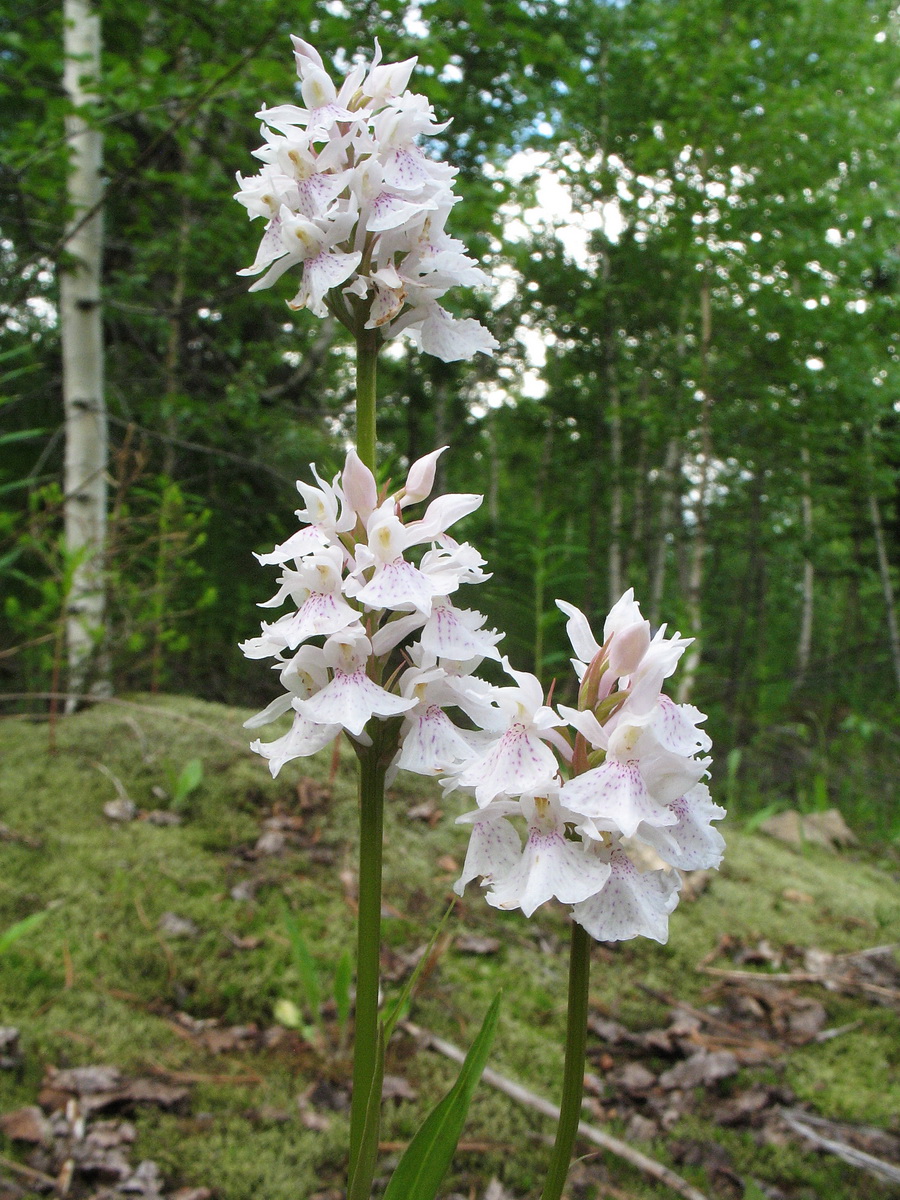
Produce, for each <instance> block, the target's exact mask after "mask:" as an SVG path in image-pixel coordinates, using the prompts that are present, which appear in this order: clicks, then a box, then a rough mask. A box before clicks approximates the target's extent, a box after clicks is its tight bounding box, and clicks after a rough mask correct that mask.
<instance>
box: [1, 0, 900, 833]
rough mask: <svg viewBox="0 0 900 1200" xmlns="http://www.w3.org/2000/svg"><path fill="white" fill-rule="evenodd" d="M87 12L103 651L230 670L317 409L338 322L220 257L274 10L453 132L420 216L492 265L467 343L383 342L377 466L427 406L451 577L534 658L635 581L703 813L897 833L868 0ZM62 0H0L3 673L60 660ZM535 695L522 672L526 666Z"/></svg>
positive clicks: (279, 35) (893, 127) (890, 291)
mask: <svg viewBox="0 0 900 1200" xmlns="http://www.w3.org/2000/svg"><path fill="white" fill-rule="evenodd" d="M97 11H98V12H99V13H100V16H101V21H102V31H103V33H102V36H103V59H102V73H101V77H100V80H99V90H100V99H99V102H98V103H97V105H96V106H92V107H91V109H90V111H87V110H86V114H85V115H87V117H88V119H89V121H90V122H91V124H92V125H93V126H94V127H95V128H97V129H98V130H100V131H101V132H102V139H103V155H104V164H105V167H104V170H105V180H106V182H105V189H104V201H103V220H104V243H103V277H102V311H103V321H104V337H105V346H106V351H105V370H106V385H105V394H106V404H107V414H108V426H109V435H110V455H109V478H110V489H109V510H108V520H109V524H108V535H107V548H106V558H105V570H106V580H107V589H106V590H107V609H106V617H105V625H104V637H105V644H106V646H107V648H108V650H109V654H110V657H111V669H112V679H113V681H114V686H115V689H116V690H117V691H119V692H121V691H125V690H128V691H134V690H150V691H169V692H185V693H190V694H192V695H195V696H198V697H202V698H205V699H210V700H223V701H226V702H231V703H240V704H242V705H248V706H249V705H252V704H258V705H260V706H262V705H263V704H265V703H266V702H267V701H268V699H269V698H270V691H271V680H270V679H269V678H268V677H267V675H266V673H265V672H262V671H260V670H259V667H258V664H255V663H247V662H245V661H244V659H243V658H242V657H241V655H240V652H239V651H238V649H237V643H238V642H239V641H240V640H242V639H244V638H246V637H248V636H252V635H253V634H255V633H256V631H257V625H258V620H259V612H258V610H257V609H256V607H255V606H256V603H257V601H259V600H260V599H263V598H265V597H266V596H267V595H268V594H269V592H270V590H271V583H272V579H271V577H269V578H266V577H264V576H263V574H262V573H261V572H260V570H259V568H258V565H257V564H256V561H255V559H254V558H253V557H252V554H251V551H253V550H256V551H263V550H266V549H269V548H271V546H272V545H273V544H274V543H276V542H278V541H281V540H283V539H284V538H285V537H286V536H287V534H288V533H289V532H290V531H291V529H292V528H293V527H294V523H293V517H292V512H293V510H294V508H296V506H297V502H298V501H297V495H296V492H295V490H294V480H295V479H297V478H308V477H309V476H308V464H309V463H310V462H315V463H317V464H318V467H319V469H320V470H321V471H322V472H323V474H325V475H329V474H330V473H333V471H334V470H335V469H336V468H337V466H338V464H339V463H340V462H341V460H342V458H343V454H344V451H345V447H346V444H347V439H348V437H349V435H350V432H351V430H352V420H353V411H352V410H353V405H352V395H353V393H352V347H351V346H350V344H349V342H348V339H347V337H346V336H345V335H344V334H343V333H342V331H341V330H340V329H339V328H337V327H335V326H333V325H332V323H331V322H329V321H326V322H324V323H320V322H315V321H313V320H312V319H311V318H308V317H307V316H306V315H305V314H302V313H301V314H296V315H295V314H292V313H291V312H290V311H289V310H288V309H287V308H286V306H285V300H286V299H287V298H288V297H289V296H290V294H292V291H293V289H294V288H295V287H296V280H290V279H285V280H284V281H282V284H283V285H281V286H277V287H275V288H272V289H271V290H269V291H265V292H262V293H260V294H258V295H254V296H248V295H247V294H246V281H245V280H243V279H240V278H237V277H236V275H235V272H236V271H237V270H238V269H239V268H240V267H243V266H247V265H248V264H249V263H250V262H251V261H252V259H253V255H254V251H255V246H256V243H257V241H258V236H259V234H260V232H261V228H260V227H259V226H255V225H254V226H251V225H250V224H249V223H248V222H247V221H246V218H245V214H244V212H243V211H242V210H241V209H240V208H239V206H238V205H237V204H236V203H235V202H234V201H233V199H232V195H233V192H234V190H235V183H234V173H235V171H238V170H240V171H241V172H243V173H244V174H245V175H247V174H252V173H253V171H254V170H255V163H256V160H255V159H253V157H252V154H251V152H252V150H253V149H254V148H255V147H256V146H257V145H258V144H259V141H260V137H259V126H258V122H257V121H256V120H255V119H254V116H253V114H254V113H255V112H256V111H258V109H259V108H260V107H261V105H262V103H263V102H266V103H267V104H270V105H272V104H276V103H281V102H284V101H288V100H290V99H291V98H292V95H293V89H294V88H295V86H296V77H295V74H294V67H293V61H292V57H291V54H290V44H289V40H288V35H289V34H290V33H298V34H300V35H301V36H303V37H306V38H308V39H309V40H310V41H312V42H314V43H315V45H316V46H317V47H318V48H319V49H320V50H321V51H322V53H323V56H324V57H325V58H326V59H332V61H334V62H335V64H336V65H337V67H338V68H340V66H341V65H342V64H346V63H349V62H350V61H351V60H352V59H353V57H354V55H356V54H357V53H363V54H366V55H367V56H368V55H370V54H371V49H372V45H373V39H374V37H376V36H377V37H378V38H379V39H380V41H381V44H382V47H383V49H384V53H385V57H386V58H387V59H388V60H396V59H400V58H403V57H406V56H409V55H413V54H415V55H418V58H419V68H418V69H417V71H416V73H415V75H414V78H413V82H412V86H413V87H414V89H415V90H417V91H420V92H424V93H426V94H427V95H428V97H429V99H430V100H431V101H432V103H433V104H434V106H435V109H436V112H437V115H438V117H439V118H446V117H450V116H452V118H453V122H452V124H451V125H450V127H449V128H448V129H447V131H446V133H445V134H443V135H442V139H438V140H439V141H441V144H440V145H439V146H438V147H437V153H439V154H440V155H441V156H442V157H444V158H446V159H448V160H449V161H450V162H452V163H453V164H454V165H455V166H457V167H458V168H459V170H460V175H459V183H458V190H459V191H460V193H461V194H462V196H463V201H462V203H460V204H459V205H458V207H457V208H456V209H455V210H454V212H453V214H452V218H451V226H452V229H453V232H454V233H455V234H456V235H457V236H459V237H461V238H462V239H463V240H464V241H465V242H466V244H467V245H468V246H469V248H470V251H471V252H472V253H473V254H474V255H475V256H476V257H477V258H478V259H479V260H480V262H481V263H482V265H483V266H484V267H485V269H486V270H487V271H488V272H489V273H490V274H491V276H492V278H493V280H494V286H493V288H492V290H490V291H487V292H484V293H480V294H470V295H469V296H468V298H467V300H466V304H467V306H468V307H465V308H463V307H460V308H459V310H458V311H459V314H460V315H464V314H472V315H476V316H478V317H480V318H481V319H483V320H484V321H485V322H486V323H487V324H488V325H489V326H490V328H491V330H492V332H493V333H494V334H495V336H496V337H497V338H498V339H499V340H500V342H501V344H502V345H501V349H500V351H499V352H498V353H497V354H496V356H495V357H494V358H493V359H487V358H485V357H484V356H478V359H477V361H474V362H471V363H454V364H445V363H442V362H440V361H438V360H436V359H433V358H430V357H428V356H424V355H423V356H420V355H419V354H418V353H417V352H416V351H414V350H413V349H411V348H410V347H409V346H408V345H406V344H404V343H402V341H401V342H400V343H398V344H396V345H394V346H392V347H391V348H390V349H389V350H388V351H387V353H385V354H384V355H383V356H382V364H383V365H382V370H381V378H380V396H381V399H380V409H379V449H380V457H381V461H382V463H383V464H384V470H385V473H387V474H392V475H393V476H394V478H395V479H396V478H400V477H401V476H402V472H403V467H404V465H405V463H406V462H407V461H411V460H412V459H414V458H415V457H417V456H419V455H421V454H423V453H426V452H428V451H429V450H431V449H432V448H434V447H435V446H438V445H443V444H445V443H446V444H449V445H450V447H451V450H450V451H449V452H448V453H447V454H446V455H445V456H444V458H443V459H442V460H441V471H442V475H443V477H442V478H441V479H440V480H439V484H438V487H439V490H440V489H444V488H446V489H454V490H461V491H478V492H483V493H484V494H485V496H486V501H485V504H484V506H483V508H482V509H481V510H480V512H479V513H477V514H475V515H474V516H473V517H471V518H470V519H469V521H468V523H467V528H466V529H465V536H468V537H470V538H471V540H472V541H474V542H475V543H476V544H477V545H478V546H479V548H480V549H481V550H482V552H483V553H484V554H485V556H486V557H487V559H488V562H489V566H490V569H491V570H492V571H493V573H494V578H493V580H492V582H491V584H490V585H489V586H488V587H486V588H483V589H482V595H481V596H480V597H479V603H480V605H481V607H482V608H483V609H484V610H485V611H486V613H487V615H488V619H489V624H491V625H494V624H496V625H497V627H498V628H501V629H504V630H506V631H507V639H506V641H505V643H504V647H503V648H504V649H505V650H506V652H507V653H508V655H509V657H510V659H511V660H512V662H513V663H514V664H515V665H517V666H518V667H520V668H522V669H532V670H534V671H535V672H536V673H537V674H538V675H539V676H540V677H541V679H542V681H543V682H544V684H545V685H547V686H549V684H550V683H551V681H552V679H553V678H554V676H555V675H556V674H557V672H559V671H560V668H561V667H563V665H564V663H565V659H566V648H565V639H564V633H563V622H562V619H561V616H560V614H559V613H558V612H557V610H556V608H555V606H554V603H553V600H554V598H555V597H556V596H560V597H564V598H566V599H568V600H570V601H572V602H573V603H576V604H578V605H579V606H581V607H582V608H583V609H584V610H585V611H586V612H587V613H588V614H589V615H590V616H591V617H593V618H596V617H597V616H598V615H601V614H602V613H603V612H605V611H606V609H607V607H608V605H609V603H610V601H612V600H614V599H616V598H617V597H618V595H620V594H621V592H622V591H623V590H624V589H625V587H627V586H634V587H635V589H636V592H637V595H638V597H639V598H640V599H641V600H642V601H643V604H644V609H645V612H646V614H647V615H648V616H649V617H650V619H651V621H653V622H654V624H656V623H658V622H661V621H667V622H669V623H670V625H672V626H674V627H676V628H679V629H681V630H682V631H683V632H685V633H690V634H693V635H695V636H697V638H698V642H697V648H698V653H697V654H695V655H694V656H693V657H690V656H689V659H688V662H687V665H686V670H685V682H684V684H683V690H682V693H681V695H680V697H679V698H680V699H687V698H688V696H689V695H692V696H693V698H694V699H695V700H696V701H697V703H699V704H700V705H701V706H702V707H703V708H704V709H705V710H706V711H708V712H709V713H710V722H709V728H710V732H711V733H712V735H713V737H714V741H715V744H716V747H717V755H718V757H717V770H718V773H719V774H718V779H717V781H716V787H717V798H719V799H721V800H722V801H723V802H725V803H728V804H729V806H730V807H731V808H732V810H733V811H735V812H736V814H737V815H739V816H747V815H749V814H751V813H759V812H760V811H763V810H765V809H767V808H768V807H770V806H772V805H773V804H774V805H777V804H784V803H786V802H788V801H789V802H790V803H792V804H796V805H799V806H800V807H801V808H804V807H805V808H808V809H815V808H827V807H829V806H831V805H834V804H836V805H837V806H838V807H840V808H841V810H842V811H843V813H844V815H845V816H846V817H847V818H848V819H849V820H850V821H851V824H854V825H855V827H856V828H857V830H858V831H859V832H863V833H868V834H870V835H873V836H876V837H878V838H889V839H896V838H897V837H898V836H900V818H898V816H897V814H896V806H895V805H894V803H893V797H892V787H891V780H892V779H894V780H896V778H897V768H898V765H900V738H898V736H897V731H896V726H895V724H893V725H892V723H893V718H894V716H895V713H896V700H897V692H898V688H900V639H898V634H897V622H896V588H897V568H896V564H897V563H898V561H900V505H898V500H900V420H898V401H897V395H898V389H897V382H898V374H900V372H898V362H900V328H898V295H900V248H898V237H897V209H898V204H900V190H898V183H900V159H898V156H897V132H898V115H900V96H898V87H897V75H898V70H897V64H898V55H897V44H898V11H897V9H895V8H892V6H891V5H890V4H888V3H885V2H884V0H778V2H777V3H775V2H774V0H759V2H755V3H753V4H735V3H731V2H729V0H690V2H681V0H628V2H625V3H603V2H600V0H567V2H565V3H556V2H544V0H509V2H500V3H488V4H485V3H481V2H475V0H454V2H453V3H450V2H448V0H432V2H431V3H427V4H422V5H410V4H408V3H397V2H394V0H383V2H381V3H369V2H366V3H362V2H358V0H331V2H329V3H326V4H311V3H309V2H308V0H299V2H296V3H293V4H291V5H284V4H280V3H279V4H275V3H272V2H271V0H251V2H250V3H248V2H247V0H242V2H241V3H237V2H236V0H217V2H216V3H213V4H206V5H203V4H201V5H197V4H196V3H195V4H187V3H185V2H184V0H170V2H166V0H162V2H159V3H150V2H149V0H117V2H116V3H115V4H114V5H113V4H108V3H104V4H100V5H98V6H97ZM62 45H63V21H62V8H61V5H59V4H57V3H52V4H47V3H33V2H29V0H25V2H23V3H21V4H19V5H17V6H16V8H15V11H14V12H13V11H12V10H9V11H7V12H6V13H5V14H4V15H0V277H2V279H0V311H2V323H0V397H2V400H0V421H2V430H0V591H2V606H3V622H2V634H0V692H2V693H4V694H5V696H6V703H5V709H6V711H10V712H11V711H33V712H45V711H46V710H47V707H48V704H52V703H53V702H52V701H50V700H48V699H47V696H48V694H49V693H56V692H58V691H60V690H64V688H65V652H64V623H65V622H64V613H65V607H66V603H67V595H68V589H69V588H70V585H71V579H72V570H73V566H72V559H71V555H67V552H66V549H65V543H64V539H63V533H62V510H63V506H64V493H63V486H62V462H63V450H64V440H65V433H64V425H63V407H62V398H61V395H62V379H61V351H60V331H59V323H60V322H59V300H58V295H59V276H60V273H61V271H64V270H65V267H66V259H65V252H64V242H65V230H66V223H67V220H68V217H69V214H68V213H67V209H66V204H65V202H64V200H63V197H64V196H65V195H66V181H67V164H68V161H69V156H68V151H67V143H66V140H65V136H64V129H63V123H64V119H65V117H66V115H67V112H68V111H69V108H70V105H69V101H68V100H67V98H66V94H65V91H64V89H63V81H62V61H63V54H62ZM558 698H560V697H558Z"/></svg>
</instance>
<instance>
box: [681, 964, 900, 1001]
mask: <svg viewBox="0 0 900 1200" xmlns="http://www.w3.org/2000/svg"><path fill="white" fill-rule="evenodd" d="M699 969H700V970H701V971H702V972H703V974H704V975H713V976H714V977H715V978H716V979H724V980H726V981H727V982H729V983H748V982H753V983H818V984H820V985H821V986H822V987H832V988H843V989H845V990H847V989H850V990H851V991H860V992H870V993H871V994H872V995H873V996H884V997H885V998H886V999H888V1000H900V990H898V989H897V988H889V987H883V986H882V985H881V984H880V983H868V982H867V981H866V980H865V979H852V978H851V977H850V976H849V975H828V974H827V973H825V972H822V971H773V972H772V973H771V974H768V975H767V974H765V973H764V972H762V971H733V970H728V969H726V968H724V967H700V968H699Z"/></svg>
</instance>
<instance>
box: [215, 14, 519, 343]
mask: <svg viewBox="0 0 900 1200" xmlns="http://www.w3.org/2000/svg"><path fill="white" fill-rule="evenodd" d="M292 41H293V44H294V52H295V59H296V63H297V72H298V74H299V76H300V93H301V97H302V100H303V105H302V106H301V105H296V104H282V105H279V106H278V107H276V108H263V109H262V111H261V112H259V113H257V116H258V117H259V118H260V120H261V121H262V122H263V126H262V132H263V136H264V138H265V145H263V146H262V147H260V149H258V150H257V151H255V154H256V157H257V158H259V159H261V160H262V162H263V163H264V164H265V165H264V167H263V169H262V171H261V172H260V173H259V174H258V175H255V176H253V177H252V178H248V179H244V178H243V177H242V176H241V175H240V174H238V176H237V179H238V184H239V185H240V191H239V192H238V193H237V194H236V197H235V198H236V199H237V200H239V201H240V203H241V204H243V205H244V206H245V207H246V208H247V211H248V212H249V214H250V216H251V218H254V217H263V218H264V219H265V221H266V230H265V233H264V235H263V238H262V242H261V244H260V247H259V251H258V253H257V256H256V261H255V262H254V263H253V265H252V266H251V267H248V268H247V269H246V270H244V271H242V272H239V273H240V274H243V275H262V278H261V279H258V280H257V281H256V282H255V283H254V284H253V285H252V287H251V291H253V290H257V289H259V288H265V287H268V286H270V284H272V283H274V282H275V281H276V280H277V279H278V278H280V276H281V275H283V274H284V273H285V271H287V270H289V269H290V268H291V267H294V266H300V267H301V268H302V281H301V284H300V290H299V291H298V292H297V294H296V296H295V297H294V299H293V300H292V301H291V302H290V305H291V307H292V308H298V309H299V308H308V309H309V310H310V311H311V312H313V313H315V314H316V315H317V316H324V315H325V313H326V312H327V311H331V312H332V313H333V314H334V315H335V316H336V317H337V318H338V319H339V320H340V321H341V322H342V323H343V324H345V325H346V326H347V327H348V328H349V329H351V330H352V331H353V332H354V333H355V334H357V335H358V334H359V333H360V332H361V331H362V330H364V329H367V330H377V331H380V336H383V337H385V338H390V337H394V336H395V335H396V334H398V333H401V332H402V331H406V332H407V333H408V334H409V335H410V337H411V338H412V340H413V341H414V342H415V344H416V345H418V346H419V347H420V348H421V349H422V350H424V351H427V353H429V354H434V355H436V356H437V357H438V358H441V359H443V360H444V361H445V362H451V361H453V360H456V359H464V358H470V357H471V356H472V355H473V354H475V353H477V352H478V351H481V352H483V353H486V354H490V353H491V352H492V350H493V349H494V348H495V347H496V345H497V343H496V341H495V340H494V338H493V337H492V336H491V334H490V333H489V332H488V331H487V330H486V329H485V328H484V327H483V326H482V325H481V324H480V323H479V322H478V321H476V320H472V319H467V320H459V319H457V318H455V317H453V316H452V315H451V314H450V313H449V312H447V310H446V309H445V308H443V307H442V306H441V305H440V304H439V303H438V300H439V299H440V298H441V297H442V296H443V295H444V294H445V293H446V292H447V291H448V290H449V289H450V288H451V287H453V286H454V285H456V284H461V285H464V286H469V285H473V284H483V283H486V282H487V276H486V275H485V274H484V272H483V271H482V270H481V269H480V268H479V267H477V266H476V265H475V261H474V259H472V258H469V257H468V256H467V255H466V253H465V247H464V245H463V244H462V243H461V242H460V241H458V240H457V239H456V238H453V237H451V236H450V235H449V234H448V233H447V231H446V229H445V224H446V221H447V217H448V214H449V212H450V209H451V208H452V207H453V205H454V204H455V203H456V202H457V200H458V197H457V196H455V195H454V194H453V179H454V176H455V175H456V174H457V170H456V168H454V167H451V166H449V165H448V164H447V163H443V162H439V161H437V160H436V159H434V158H430V157H428V156H426V154H424V153H423V151H422V149H421V147H420V146H419V144H418V141H417V139H418V138H419V137H420V136H421V135H433V134H437V133H440V132H441V131H442V130H443V129H445V128H446V127H447V124H449V122H445V123H443V124H441V123H438V122H437V121H436V120H435V116H434V111H433V109H432V107H431V105H430V104H429V103H428V101H427V100H426V98H425V97H424V96H421V95H417V94H415V93H413V92H410V91H408V90H406V85H407V83H408V81H409V77H410V75H411V73H412V69H413V67H414V66H415V63H416V59H414V58H410V59H407V60H406V61H405V62H400V63H382V62H381V51H380V48H379V47H378V46H377V43H376V52H375V55H374V59H373V61H372V63H371V64H366V63H362V64H360V65H358V66H357V67H356V68H354V69H353V70H352V71H351V72H350V74H349V75H348V76H347V78H346V79H345V80H344V82H343V84H342V86H341V88H340V91H338V89H337V88H336V87H335V85H334V83H333V81H332V79H331V77H330V76H329V75H328V73H327V71H326V70H325V66H324V64H323V62H322V58H321V56H320V54H319V53H318V51H317V50H315V49H314V48H313V47H312V46H310V45H309V44H308V43H307V42H304V41H302V40H301V39H300V38H297V37H294V38H292Z"/></svg>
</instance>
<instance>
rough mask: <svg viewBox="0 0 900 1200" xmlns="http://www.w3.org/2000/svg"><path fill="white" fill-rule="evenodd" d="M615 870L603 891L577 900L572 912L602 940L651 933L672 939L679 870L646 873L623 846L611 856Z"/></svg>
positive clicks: (663, 939) (664, 939) (658, 939)
mask: <svg viewBox="0 0 900 1200" xmlns="http://www.w3.org/2000/svg"><path fill="white" fill-rule="evenodd" d="M610 867H611V874H610V877H609V879H608V881H607V882H606V884H605V886H604V887H603V889H602V891H600V892H598V893H597V895H596V896H591V898H590V899H589V900H584V901H583V902H582V903H580V904H576V905H575V907H574V908H573V909H572V916H573V918H574V919H575V920H576V921H577V922H578V924H579V925H581V926H582V927H583V928H584V929H586V930H587V931H588V933H589V934H590V935H591V937H593V938H596V939H597V941H598V942H626V941H628V940H629V939H631V938H634V937H648V938H652V939H653V940H654V941H656V942H661V943H663V944H665V942H667V941H668V939H669V913H670V912H671V911H672V909H673V908H674V907H675V905H676V904H677V903H678V888H679V887H680V885H681V878H680V876H679V874H678V872H677V871H672V872H671V874H667V873H666V872H665V871H648V872H647V873H646V874H644V875H642V874H640V872H639V871H638V870H637V868H636V867H635V865H634V863H632V861H631V859H630V858H629V857H628V855H627V854H625V852H624V851H623V850H619V849H616V850H613V852H612V854H611V856H610Z"/></svg>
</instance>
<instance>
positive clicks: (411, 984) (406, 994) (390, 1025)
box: [384, 900, 456, 1045]
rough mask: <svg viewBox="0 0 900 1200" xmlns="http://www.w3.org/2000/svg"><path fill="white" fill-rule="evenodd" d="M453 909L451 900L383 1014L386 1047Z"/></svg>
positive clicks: (454, 904) (453, 901) (453, 902)
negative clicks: (399, 989) (420, 955)
mask: <svg viewBox="0 0 900 1200" xmlns="http://www.w3.org/2000/svg"><path fill="white" fill-rule="evenodd" d="M454 908H456V901H455V900H452V901H451V902H450V904H448V905H447V911H446V912H445V913H444V915H443V916H442V917H441V919H440V921H439V922H438V924H437V928H436V929H435V931H434V933H433V934H432V935H431V938H430V940H429V942H428V945H427V946H426V947H425V950H424V952H423V954H422V957H421V958H420V959H419V961H418V962H417V963H416V966H415V969H414V971H413V972H412V974H411V975H410V977H409V979H407V981H406V983H405V984H404V985H403V990H402V991H401V993H400V995H399V996H398V997H397V999H396V1000H395V1001H394V1003H393V1005H392V1007H391V1008H390V1010H389V1011H388V1012H387V1013H386V1014H385V1017H384V1044H385V1045H387V1044H388V1042H389V1041H390V1040H391V1035H392V1034H393V1032H394V1030H395V1029H396V1027H397V1022H398V1021H399V1020H400V1018H401V1017H402V1016H403V1015H404V1013H405V1012H406V1010H407V1007H408V1005H409V998H410V996H411V995H412V993H413V989H414V988H415V986H416V984H417V983H418V981H419V976H420V975H421V974H422V971H423V970H424V968H425V964H426V963H427V962H428V960H429V958H431V952H432V950H434V948H435V946H436V945H437V940H438V938H439V937H440V936H441V934H442V933H443V932H444V926H445V925H446V924H447V921H448V919H449V917H450V914H451V913H452V912H453V910H454Z"/></svg>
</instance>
